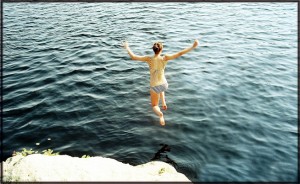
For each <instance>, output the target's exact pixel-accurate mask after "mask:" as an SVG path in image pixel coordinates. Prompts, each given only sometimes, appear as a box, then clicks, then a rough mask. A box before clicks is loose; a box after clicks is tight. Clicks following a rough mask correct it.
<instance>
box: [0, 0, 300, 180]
mask: <svg viewBox="0 0 300 184" xmlns="http://www.w3.org/2000/svg"><path fill="white" fill-rule="evenodd" d="M195 38H197V39H199V42H200V44H199V47H198V48H196V49H195V50H193V51H191V52H190V53H188V54H186V55H184V56H182V57H180V58H178V59H176V60H172V61H169V63H168V65H167V68H166V78H167V80H168V82H169V89H168V91H167V92H166V101H167V104H168V110H167V111H166V112H165V113H164V114H165V120H166V126H165V127H162V126H160V125H159V119H158V117H156V116H155V115H154V113H153V112H152V108H151V104H150V96H149V71H148V66H147V64H146V63H143V62H138V61H132V60H130V58H129V56H128V54H127V52H126V51H125V50H124V49H123V48H122V47H121V41H122V40H125V39H126V40H128V42H129V45H130V47H131V49H132V50H133V52H135V53H136V54H138V55H152V54H153V51H152V50H151V48H152V44H153V43H154V42H155V41H162V42H163V43H164V50H163V53H175V52H177V51H180V50H181V49H184V48H186V47H189V46H191V45H192V43H193V41H194V39H195ZM297 49H298V48H297V3H4V4H3V145H4V150H3V151H4V152H3V157H4V158H3V159H4V160H5V159H7V158H8V157H9V156H11V154H12V152H13V151H14V150H16V151H20V150H21V149H22V148H27V149H29V148H32V149H34V150H38V151H42V150H45V149H48V148H50V149H53V150H54V151H55V152H60V154H69V155H71V156H79V157H81V156H82V155H84V154H86V155H90V156H105V157H109V158H114V159H117V160H119V161H122V162H125V163H129V164H131V165H138V164H143V163H146V162H149V161H150V160H151V159H152V158H153V156H154V155H155V153H156V152H157V151H158V150H159V149H160V148H161V146H160V144H167V145H169V147H170V148H171V151H170V152H167V153H164V156H166V155H167V156H168V158H170V159H171V160H173V161H174V162H175V163H176V164H177V165H176V169H177V170H178V171H179V172H182V173H184V174H185V175H186V176H187V177H188V178H189V179H191V180H192V181H202V182H203V181H215V182H216V181H221V182H224V181H239V182H240V181H251V182H252V181H254V182H255V181H274V182H276V181H297V179H298V174H297V173H298V172H297V170H298V167H297V163H298V160H297V155H298V152H297V144H298V142H297V140H298V126H297V122H298V121H297V120H298V119H297V100H298V98H297V75H298V73H297ZM37 143H38V144H37ZM2 161H3V160H2Z"/></svg>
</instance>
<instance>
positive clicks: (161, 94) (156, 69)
mask: <svg viewBox="0 0 300 184" xmlns="http://www.w3.org/2000/svg"><path fill="white" fill-rule="evenodd" d="M198 44H199V42H198V40H195V41H194V43H193V45H192V46H191V47H188V48H186V49H183V50H181V51H179V52H177V53H175V54H166V55H164V56H162V55H161V53H162V50H163V44H162V43H161V42H156V43H154V45H153V47H152V49H153V51H154V55H153V56H138V55H135V54H134V53H133V52H132V51H131V50H130V48H129V45H128V43H127V41H125V42H124V43H123V46H124V48H125V49H126V50H127V52H128V54H129V56H130V58H131V59H132V60H138V61H143V62H147V63H148V65H149V70H150V96H151V104H152V108H153V111H154V112H155V114H156V115H157V116H159V121H160V124H161V125H162V126H164V125H165V119H164V115H163V113H162V112H161V110H160V108H159V106H158V105H159V100H160V99H161V103H162V109H163V110H167V104H166V101H165V91H166V90H167V89H168V82H167V80H166V77H165V67H166V65H167V62H168V61H169V60H173V59H176V58H178V57H180V56H182V55H183V54H186V53H187V52H189V51H191V50H193V49H194V48H196V47H197V46H198Z"/></svg>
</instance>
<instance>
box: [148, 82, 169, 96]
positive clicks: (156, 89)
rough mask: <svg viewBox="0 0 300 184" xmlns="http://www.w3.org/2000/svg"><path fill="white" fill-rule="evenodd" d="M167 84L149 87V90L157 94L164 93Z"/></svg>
mask: <svg viewBox="0 0 300 184" xmlns="http://www.w3.org/2000/svg"><path fill="white" fill-rule="evenodd" d="M168 86H169V85H168V83H167V82H166V83H164V84H161V85H158V86H153V87H150V89H152V90H153V91H154V92H155V93H157V94H159V93H161V92H163V91H166V90H167V89H168Z"/></svg>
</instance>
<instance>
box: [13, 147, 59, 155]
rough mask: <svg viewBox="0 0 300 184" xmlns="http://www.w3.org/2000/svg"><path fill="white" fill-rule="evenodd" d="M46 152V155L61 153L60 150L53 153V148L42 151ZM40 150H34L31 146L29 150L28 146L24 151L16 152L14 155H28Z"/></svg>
mask: <svg viewBox="0 0 300 184" xmlns="http://www.w3.org/2000/svg"><path fill="white" fill-rule="evenodd" d="M42 152H43V153H44V155H48V156H55V155H59V152H57V153H53V150H51V149H47V150H44V151H42ZM38 153H39V152H38V151H34V150H32V149H31V148H30V149H29V150H27V149H26V148H22V151H21V152H14V153H13V156H14V155H22V156H24V157H25V156H27V155H32V154H38Z"/></svg>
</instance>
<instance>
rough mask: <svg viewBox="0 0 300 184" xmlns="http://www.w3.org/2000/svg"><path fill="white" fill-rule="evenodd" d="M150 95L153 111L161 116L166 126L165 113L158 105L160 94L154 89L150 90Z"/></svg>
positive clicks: (161, 120)
mask: <svg viewBox="0 0 300 184" xmlns="http://www.w3.org/2000/svg"><path fill="white" fill-rule="evenodd" d="M150 95H151V104H152V108H153V111H154V112H155V114H156V115H157V116H159V122H160V124H161V125H162V126H164V125H165V119H164V114H163V113H162V112H161V110H160V108H159V107H158V104H159V97H160V94H157V93H155V92H154V91H152V90H150Z"/></svg>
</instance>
